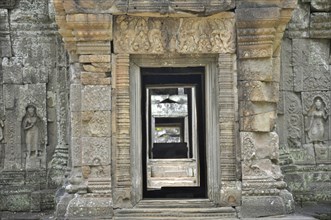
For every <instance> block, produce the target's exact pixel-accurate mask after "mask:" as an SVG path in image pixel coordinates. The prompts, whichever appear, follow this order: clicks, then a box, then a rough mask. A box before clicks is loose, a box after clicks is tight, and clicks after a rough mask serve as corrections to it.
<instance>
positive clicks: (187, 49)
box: [114, 13, 235, 54]
mask: <svg viewBox="0 0 331 220" xmlns="http://www.w3.org/2000/svg"><path fill="white" fill-rule="evenodd" d="M234 33H235V32H234V16H233V14H232V13H222V14H219V15H215V16H212V17H210V18H150V17H130V16H124V15H122V16H118V17H116V18H115V43H114V44H115V51H116V52H117V53H130V54H144V53H149V54H150V53H152V54H163V53H165V52H178V53H183V54H187V53H234V52H235V34H234Z"/></svg>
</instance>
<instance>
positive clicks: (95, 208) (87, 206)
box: [65, 195, 113, 220]
mask: <svg viewBox="0 0 331 220" xmlns="http://www.w3.org/2000/svg"><path fill="white" fill-rule="evenodd" d="M65 217H66V219H80V220H81V219H95V218H98V219H112V217H113V203H112V200H111V199H110V198H109V197H106V198H99V197H94V198H91V197H89V198H86V197H83V196H79V195H76V197H75V198H74V199H72V200H71V201H70V202H69V205H68V207H67V212H66V214H65Z"/></svg>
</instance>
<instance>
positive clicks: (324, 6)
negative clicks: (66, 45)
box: [310, 0, 331, 12]
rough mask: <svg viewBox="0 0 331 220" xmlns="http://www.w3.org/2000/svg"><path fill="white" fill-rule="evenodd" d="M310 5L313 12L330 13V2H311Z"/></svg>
mask: <svg viewBox="0 0 331 220" xmlns="http://www.w3.org/2000/svg"><path fill="white" fill-rule="evenodd" d="M310 4H311V6H312V8H313V10H314V11H324V12H325V11H331V2H330V1H328V0H312V1H311V3H310Z"/></svg>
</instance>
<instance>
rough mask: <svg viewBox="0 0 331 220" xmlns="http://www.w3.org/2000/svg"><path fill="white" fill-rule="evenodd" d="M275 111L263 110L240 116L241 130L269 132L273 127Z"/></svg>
mask: <svg viewBox="0 0 331 220" xmlns="http://www.w3.org/2000/svg"><path fill="white" fill-rule="evenodd" d="M275 120H276V112H275V111H272V112H264V113H258V114H256V115H251V116H243V117H241V118H240V130H241V131H257V132H270V131H272V130H273V129H274V126H275Z"/></svg>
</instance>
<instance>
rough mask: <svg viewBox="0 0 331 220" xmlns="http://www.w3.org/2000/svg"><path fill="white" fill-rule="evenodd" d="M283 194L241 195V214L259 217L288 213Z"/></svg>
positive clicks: (288, 209)
mask: <svg viewBox="0 0 331 220" xmlns="http://www.w3.org/2000/svg"><path fill="white" fill-rule="evenodd" d="M283 197H284V196H243V197H242V206H241V216H244V217H247V218H259V217H267V216H277V215H285V214H288V212H289V211H290V210H292V209H291V208H290V207H287V206H288V205H291V204H288V203H287V201H284V200H286V199H287V198H283Z"/></svg>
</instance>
